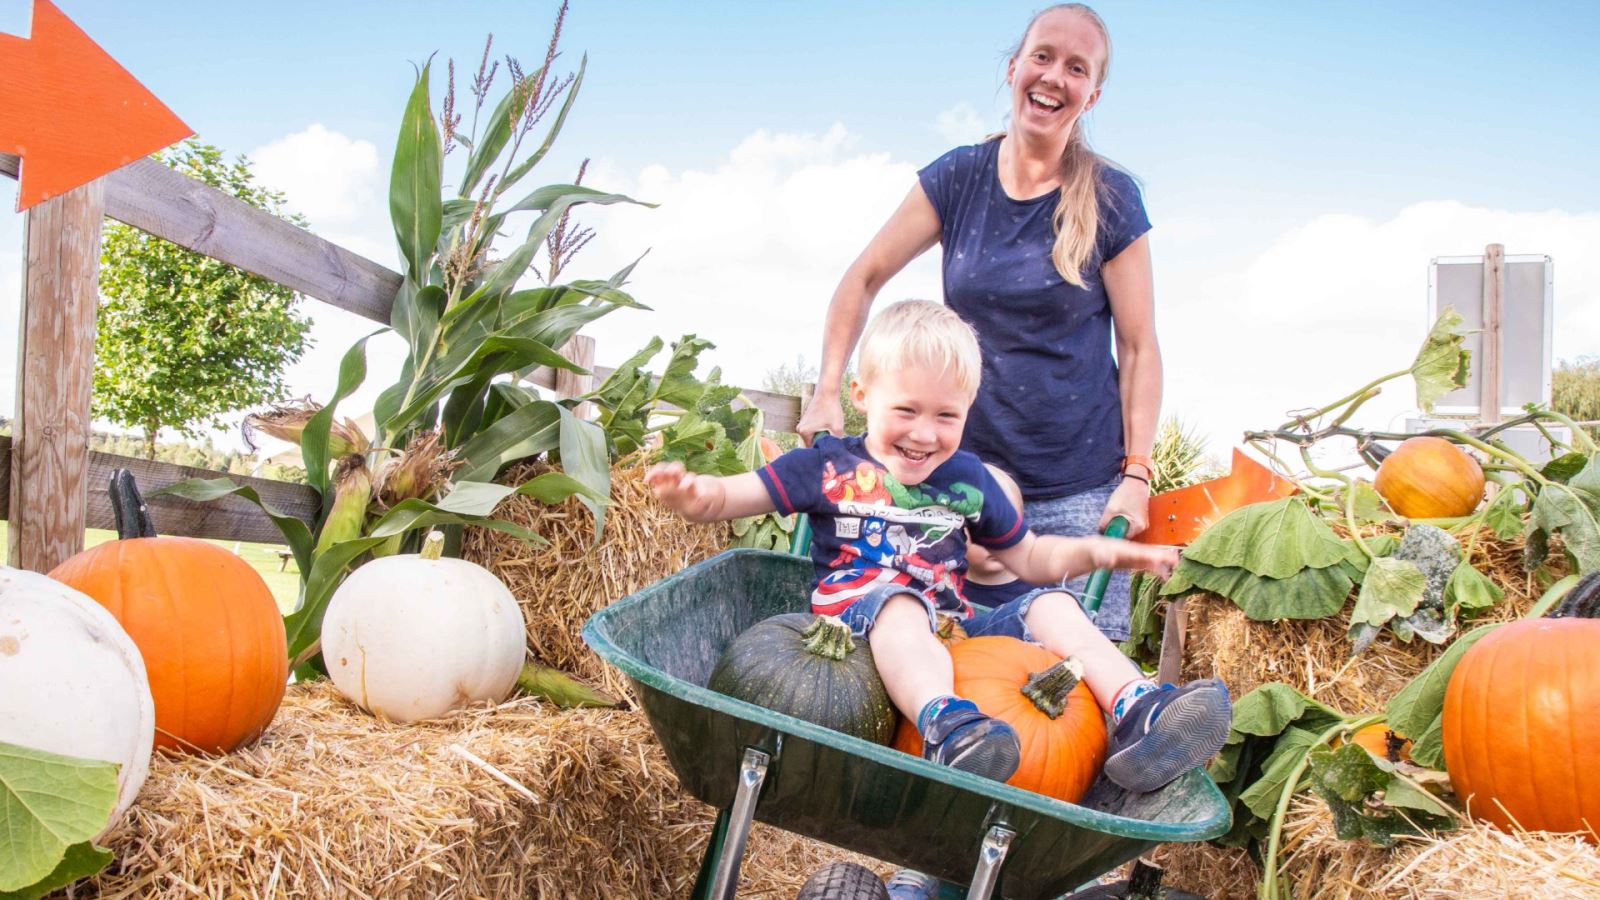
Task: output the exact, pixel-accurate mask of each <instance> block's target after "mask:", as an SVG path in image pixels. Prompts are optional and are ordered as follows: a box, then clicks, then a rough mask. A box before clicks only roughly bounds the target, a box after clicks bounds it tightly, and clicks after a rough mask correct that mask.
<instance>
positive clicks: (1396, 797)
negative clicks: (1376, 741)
mask: <svg viewBox="0 0 1600 900" xmlns="http://www.w3.org/2000/svg"><path fill="white" fill-rule="evenodd" d="M1310 768H1311V784H1312V786H1313V787H1314V788H1315V789H1316V791H1317V793H1318V794H1319V795H1320V796H1321V797H1322V799H1323V800H1325V801H1326V802H1327V804H1328V809H1329V810H1330V811H1331V812H1332V813H1333V826H1334V832H1335V833H1336V834H1338V835H1339V837H1341V838H1343V839H1345V840H1355V839H1358V838H1359V839H1365V840H1367V841H1370V842H1372V843H1374V844H1376V845H1378V846H1380V847H1392V846H1394V844H1395V838H1396V837H1397V836H1398V835H1412V834H1422V833H1425V832H1426V831H1433V830H1451V829H1453V828H1455V826H1456V822H1455V815H1454V813H1452V812H1451V811H1450V808H1449V807H1447V806H1445V805H1444V804H1443V803H1441V802H1439V800H1438V799H1437V798H1435V797H1434V796H1433V795H1431V794H1429V793H1428V792H1427V791H1424V790H1420V789H1418V788H1417V787H1415V786H1414V785H1412V784H1411V783H1410V782H1408V781H1407V780H1406V779H1405V778H1404V777H1403V776H1401V775H1399V774H1398V773H1397V772H1396V770H1395V768H1394V767H1393V765H1391V764H1390V763H1388V762H1387V761H1385V760H1380V759H1378V758H1376V757H1374V756H1373V755H1372V754H1371V753H1368V752H1367V751H1366V750H1365V749H1363V748H1362V747H1361V746H1360V745H1359V744H1354V743H1350V744H1345V745H1344V746H1342V747H1340V748H1339V749H1337V750H1328V749H1325V748H1319V749H1317V750H1314V751H1312V753H1311V767H1310Z"/></svg>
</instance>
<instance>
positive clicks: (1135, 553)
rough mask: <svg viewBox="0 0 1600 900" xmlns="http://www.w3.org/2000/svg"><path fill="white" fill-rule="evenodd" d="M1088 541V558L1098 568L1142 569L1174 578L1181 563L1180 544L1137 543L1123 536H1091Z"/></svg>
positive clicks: (1163, 576) (1086, 539)
mask: <svg viewBox="0 0 1600 900" xmlns="http://www.w3.org/2000/svg"><path fill="white" fill-rule="evenodd" d="M1080 540H1083V541H1085V542H1087V544H1088V550H1089V562H1090V564H1091V565H1092V566H1093V567H1094V568H1096V569H1143V570H1144V571H1146V572H1153V573H1155V574H1157V575H1160V576H1161V577H1162V578H1171V577H1172V570H1173V569H1175V568H1177V566H1178V548H1177V547H1163V546H1157V545H1153V544H1136V543H1134V542H1133V541H1126V540H1122V539H1121V538H1108V537H1100V536H1092V537H1085V538H1081V539H1080Z"/></svg>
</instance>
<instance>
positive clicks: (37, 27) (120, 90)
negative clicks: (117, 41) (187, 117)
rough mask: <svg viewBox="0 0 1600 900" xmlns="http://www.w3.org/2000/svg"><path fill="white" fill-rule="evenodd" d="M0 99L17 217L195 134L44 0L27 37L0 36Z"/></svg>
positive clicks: (0, 139) (1, 135)
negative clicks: (15, 165) (16, 161)
mask: <svg viewBox="0 0 1600 900" xmlns="http://www.w3.org/2000/svg"><path fill="white" fill-rule="evenodd" d="M0 97H4V98H5V99H4V101H3V102H0V151H4V152H7V153H14V154H16V155H17V156H20V157H22V168H21V173H20V175H19V181H20V182H21V187H20V190H19V191H18V192H17V211H18V212H21V211H22V210H25V209H27V208H29V207H31V206H33V205H34V204H36V203H38V202H39V201H41V200H48V199H50V198H51V197H54V196H57V195H58V194H62V193H65V192H66V191H70V190H72V189H73V188H75V187H78V186H80V185H84V184H88V183H89V182H91V181H93V180H94V179H96V178H99V177H100V176H101V175H104V174H106V173H107V172H110V171H112V170H113V169H119V168H121V167H122V166H125V165H127V164H128V163H130V162H133V161H134V160H136V159H139V158H141V157H144V156H148V155H149V154H151V153H154V152H155V151H157V150H160V149H161V148H162V147H165V146H167V145H168V144H171V143H172V142H174V141H178V140H182V139H183V138H186V137H188V136H189V135H191V134H193V133H194V130H193V129H191V128H190V127H189V126H187V125H185V124H183V122H182V120H180V119H179V118H178V117H177V116H176V115H173V113H172V110H170V109H167V107H166V106H164V105H163V104H162V103H161V101H160V100H157V99H156V98H155V95H153V94H151V93H150V92H149V91H147V90H145V87H144V85H142V84H140V83H139V82H138V80H137V79H135V78H134V77H133V76H132V75H130V74H128V70H127V69H124V68H123V67H122V66H119V65H117V61H116V60H114V59H112V58H111V57H110V56H109V55H107V54H106V52H105V51H104V50H102V49H100V45H99V44H96V43H95V42H94V41H93V40H91V39H90V38H89V36H88V35H87V34H84V33H83V30H82V29H80V28H79V27H78V26H76V25H74V24H73V23H72V20H71V19H68V18H67V17H66V16H65V15H63V14H62V12H61V10H59V9H56V7H55V6H54V5H53V4H52V3H50V0H34V4H33V36H32V37H28V38H22V37H17V36H16V35H11V34H0Z"/></svg>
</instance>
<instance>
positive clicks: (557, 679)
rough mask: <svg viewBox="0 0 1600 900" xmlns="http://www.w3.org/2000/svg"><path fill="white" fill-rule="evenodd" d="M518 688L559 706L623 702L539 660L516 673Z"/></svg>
mask: <svg viewBox="0 0 1600 900" xmlns="http://www.w3.org/2000/svg"><path fill="white" fill-rule="evenodd" d="M517 688H518V689H519V690H521V691H522V692H523V693H525V694H528V695H530V696H533V697H538V698H540V699H542V700H548V701H550V702H551V703H554V704H555V705H557V706H559V707H561V708H562V709H576V708H578V707H583V706H597V707H615V706H621V705H622V701H620V700H618V699H617V698H615V697H613V696H611V695H610V694H607V693H606V692H604V691H598V690H595V689H594V688H592V687H589V686H588V685H586V684H584V683H583V682H581V681H579V680H577V679H576V678H573V677H572V676H570V675H568V674H566V673H565V672H561V671H559V670H557V669H552V668H550V667H549V666H541V665H539V664H538V663H528V664H526V665H524V666H523V667H522V674H520V675H518V676H517Z"/></svg>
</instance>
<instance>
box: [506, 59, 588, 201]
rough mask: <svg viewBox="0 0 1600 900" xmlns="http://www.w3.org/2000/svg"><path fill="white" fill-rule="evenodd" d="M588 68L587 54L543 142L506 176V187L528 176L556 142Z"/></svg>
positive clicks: (579, 63)
mask: <svg viewBox="0 0 1600 900" xmlns="http://www.w3.org/2000/svg"><path fill="white" fill-rule="evenodd" d="M588 68H589V54H587V53H585V54H584V55H583V58H582V59H581V60H580V61H579V62H578V72H577V74H575V75H574V76H573V77H572V84H570V85H568V86H567V99H566V100H565V101H564V102H563V103H562V104H561V111H560V112H558V113H556V118H555V121H553V122H551V123H550V130H549V131H547V132H545V136H544V142H543V143H541V144H540V145H539V146H538V148H537V149H535V150H534V151H533V153H532V154H531V155H530V156H529V157H528V158H527V159H525V160H523V161H522V162H521V163H520V164H519V165H518V166H517V167H516V168H514V169H512V170H511V172H510V173H509V174H507V175H506V182H505V183H506V186H508V187H509V186H510V185H513V184H516V183H517V182H518V181H521V180H522V176H524V175H526V174H528V172H529V171H530V170H531V169H532V168H533V167H534V166H536V165H538V164H539V161H540V160H542V159H544V155H545V154H546V153H548V152H550V147H551V145H553V144H554V143H555V142H556V136H557V135H559V134H560V133H561V126H562V125H565V124H566V122H567V113H569V112H571V111H572V104H573V103H574V102H575V101H576V100H577V99H578V88H580V87H582V86H583V73H584V71H585V70H587V69H588Z"/></svg>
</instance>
